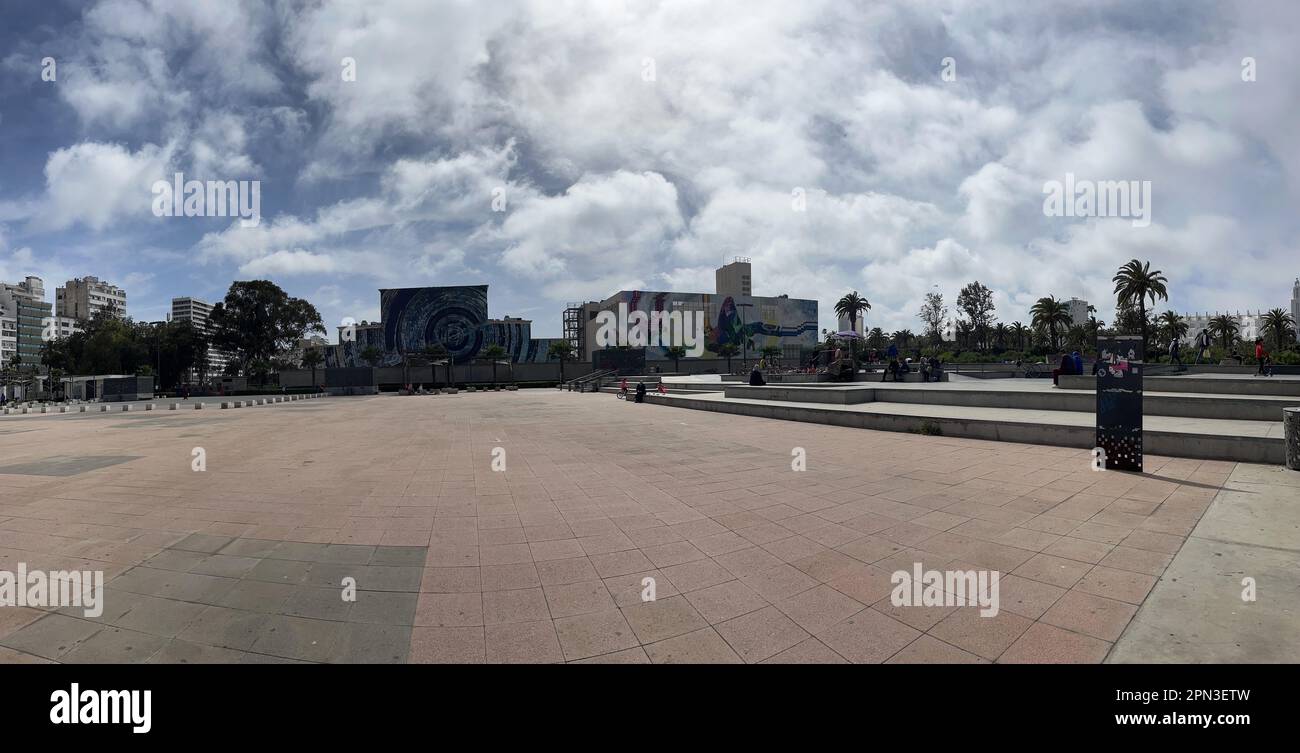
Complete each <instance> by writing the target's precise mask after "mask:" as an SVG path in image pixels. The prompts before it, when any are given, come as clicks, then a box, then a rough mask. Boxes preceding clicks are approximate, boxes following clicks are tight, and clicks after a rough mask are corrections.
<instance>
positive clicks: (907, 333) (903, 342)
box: [893, 329, 916, 350]
mask: <svg viewBox="0 0 1300 753" xmlns="http://www.w3.org/2000/svg"><path fill="white" fill-rule="evenodd" d="M893 339H894V342H895V343H897V345H898V349H899V350H906V349H907V345H908V343H910V342H912V341H913V340H915V339H916V335H914V334H912V330H910V329H900V330H898V331H897V332H895V333H894V335H893Z"/></svg>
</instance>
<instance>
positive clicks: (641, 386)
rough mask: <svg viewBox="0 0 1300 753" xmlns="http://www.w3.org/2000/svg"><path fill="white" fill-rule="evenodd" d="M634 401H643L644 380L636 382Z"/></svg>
mask: <svg viewBox="0 0 1300 753" xmlns="http://www.w3.org/2000/svg"><path fill="white" fill-rule="evenodd" d="M636 401H637V402H638V403H644V402H645V380H641V381H639V382H637V383H636Z"/></svg>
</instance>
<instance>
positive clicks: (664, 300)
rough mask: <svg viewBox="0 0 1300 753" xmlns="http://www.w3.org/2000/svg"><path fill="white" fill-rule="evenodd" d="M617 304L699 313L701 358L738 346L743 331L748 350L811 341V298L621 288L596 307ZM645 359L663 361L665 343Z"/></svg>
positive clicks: (814, 311) (805, 345) (813, 317)
mask: <svg viewBox="0 0 1300 753" xmlns="http://www.w3.org/2000/svg"><path fill="white" fill-rule="evenodd" d="M620 303H626V304H627V305H628V310H629V311H633V310H639V311H644V312H646V314H647V315H648V314H649V313H650V312H653V311H660V312H665V313H669V314H671V313H672V312H674V311H681V312H687V311H690V312H692V313H693V314H694V315H695V316H699V315H701V314H702V315H703V316H704V347H705V354H706V355H705V357H707V358H714V357H717V353H718V348H719V347H720V346H722V345H725V344H727V343H733V344H735V345H737V346H740V345H741V343H742V341H743V338H744V335H746V334H747V335H748V336H749V339H750V343H751V344H750V345H749V346H748V349H749V350H750V351H751V352H753V351H757V350H762V349H763V348H765V347H767V346H769V345H775V346H777V347H786V346H794V345H797V346H799V347H802V348H809V349H811V348H813V347H815V346H816V345H817V301H812V300H803V299H799V298H769V297H755V296H739V297H737V296H730V295H726V296H720V295H715V294H711V293H660V292H651V291H644V290H625V291H621V292H619V293H617V294H615V295H614V296H612V297H611V298H608V299H606V300H605V301H603V302H602V303H601V308H605V309H617V307H618V304H620ZM646 357H647V358H650V359H656V360H663V359H666V358H667V357H668V355H667V353H666V347H665V346H662V345H661V346H658V347H649V348H647V349H646Z"/></svg>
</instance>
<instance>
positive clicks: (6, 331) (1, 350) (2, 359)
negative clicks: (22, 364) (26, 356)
mask: <svg viewBox="0 0 1300 753" xmlns="http://www.w3.org/2000/svg"><path fill="white" fill-rule="evenodd" d="M17 352H18V317H17V315H14V314H7V313H5V312H4V311H3V310H0V369H2V368H4V367H5V366H7V365H8V364H9V359H11V358H13V357H14V354H16V353H17Z"/></svg>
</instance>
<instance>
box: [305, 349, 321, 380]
mask: <svg viewBox="0 0 1300 753" xmlns="http://www.w3.org/2000/svg"><path fill="white" fill-rule="evenodd" d="M324 362H325V354H324V353H321V352H320V348H308V349H306V350H304V351H303V353H302V365H303V366H306V367H307V368H309V369H311V386H312V387H315V386H316V367H317V366H320V365H321V364H322V363H324Z"/></svg>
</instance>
